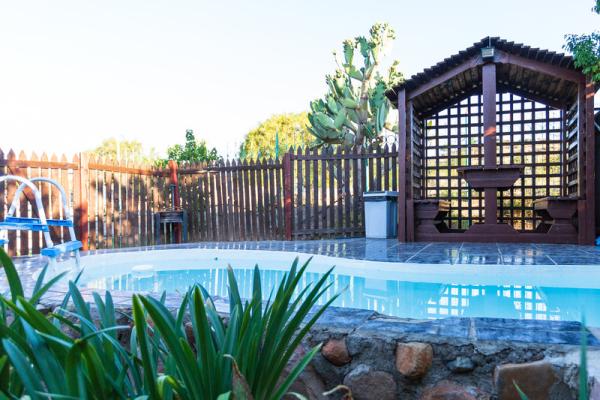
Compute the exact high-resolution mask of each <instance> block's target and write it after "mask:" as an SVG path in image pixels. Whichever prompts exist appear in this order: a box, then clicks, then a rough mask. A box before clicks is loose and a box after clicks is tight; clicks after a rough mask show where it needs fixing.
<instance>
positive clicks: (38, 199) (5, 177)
mask: <svg viewBox="0 0 600 400" xmlns="http://www.w3.org/2000/svg"><path fill="white" fill-rule="evenodd" d="M10 180H12V181H17V182H21V185H19V189H21V187H23V189H24V188H25V186H27V187H28V188H29V189H31V191H32V192H33V196H34V198H35V204H36V207H37V209H38V217H39V218H40V224H42V225H48V220H47V219H46V213H45V212H44V204H43V203H42V195H41V193H40V191H39V190H38V188H37V186H35V185H34V184H33V183H32V182H31V180H29V179H26V178H23V177H22V176H17V175H3V176H0V183H2V182H4V181H10ZM23 189H21V190H23ZM14 201H15V199H13V203H14ZM15 208H16V207H15ZM10 210H12V212H13V213H14V211H15V210H13V205H11V207H10ZM10 210H9V215H12V214H10V212H11V211H10ZM44 239H45V240H46V245H47V246H48V247H53V246H54V243H52V239H51V237H50V232H44Z"/></svg>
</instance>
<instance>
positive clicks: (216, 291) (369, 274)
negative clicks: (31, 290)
mask: <svg viewBox="0 0 600 400" xmlns="http://www.w3.org/2000/svg"><path fill="white" fill-rule="evenodd" d="M295 257H299V258H300V259H301V261H305V260H307V259H308V258H309V257H311V255H309V254H302V253H296V252H282V251H264V250H222V249H169V250H149V251H141V252H140V251H137V252H123V253H107V254H97V255H90V256H86V257H84V258H83V264H84V267H85V270H84V273H83V275H82V277H81V280H80V286H81V287H86V288H91V289H94V290H99V291H103V290H118V291H128V292H129V291H131V292H140V291H142V292H163V291H166V292H184V291H185V290H186V288H187V287H189V286H190V285H192V284H194V283H199V284H202V285H203V286H204V287H206V289H207V290H208V291H209V292H210V293H211V294H212V295H216V296H221V297H226V296H227V276H226V270H225V268H226V267H227V265H231V266H232V268H233V269H234V272H235V275H236V277H237V279H238V283H239V286H240V291H241V293H242V295H245V296H249V294H250V291H251V288H252V269H253V267H254V265H255V264H256V263H258V265H259V266H260V269H261V273H262V283H263V293H265V296H268V293H269V291H270V289H271V288H272V287H274V286H276V285H277V284H278V282H279V281H280V279H281V277H282V276H283V274H284V273H285V272H286V270H287V269H288V268H289V266H290V265H291V263H292V261H293V260H294V258H295ZM331 266H335V267H336V268H335V270H334V274H333V275H332V276H331V277H330V280H331V282H332V283H333V285H332V287H331V289H330V290H329V291H328V292H327V293H326V295H325V296H324V298H323V301H325V300H326V299H328V298H330V297H331V296H333V295H334V294H335V293H338V292H342V295H341V296H340V297H339V298H338V299H337V300H336V302H335V303H334V305H336V306H340V307H351V308H362V309H369V310H374V311H377V312H380V313H382V314H386V315H392V316H397V317H402V318H418V319H436V318H445V317H452V316H456V317H493V318H516V319H535V320H558V321H579V320H580V319H581V317H582V313H585V316H586V319H587V323H588V325H590V326H600V313H599V312H597V310H599V309H600V288H599V286H600V283H599V282H600V271H598V268H597V266H593V265H581V266H558V265H535V266H522V265H521V266H512V265H460V264H459V265H456V264H455V265H450V264H410V263H389V262H376V261H365V260H351V259H343V258H335V257H328V256H321V255H317V256H313V260H312V262H311V264H310V267H309V268H308V273H307V274H306V275H305V277H304V278H303V280H302V282H301V285H300V286H301V288H302V287H304V286H306V285H307V284H309V283H310V282H313V281H315V280H317V279H318V278H319V277H320V276H321V274H322V273H324V272H325V271H326V270H327V269H328V268H330V267H331ZM63 267H65V268H70V265H69V264H68V263H66V264H63Z"/></svg>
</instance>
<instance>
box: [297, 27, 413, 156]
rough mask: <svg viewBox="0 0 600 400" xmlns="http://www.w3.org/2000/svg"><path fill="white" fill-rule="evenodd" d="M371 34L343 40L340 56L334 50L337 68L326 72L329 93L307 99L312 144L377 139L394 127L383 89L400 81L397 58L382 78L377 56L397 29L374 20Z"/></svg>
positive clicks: (392, 38) (379, 55) (383, 54)
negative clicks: (360, 60)
mask: <svg viewBox="0 0 600 400" xmlns="http://www.w3.org/2000/svg"><path fill="white" fill-rule="evenodd" d="M369 33H370V36H369V38H366V37H364V36H359V37H356V38H354V39H349V40H346V41H344V44H343V59H340V57H339V56H338V54H337V53H336V52H334V53H333V54H334V58H335V60H336V63H337V65H338V69H337V70H336V72H335V73H334V74H333V75H327V76H326V82H327V86H328V89H329V90H328V93H327V94H326V95H325V97H324V98H322V99H318V100H315V101H312V102H311V103H310V108H311V112H310V113H309V114H308V119H309V122H310V126H309V127H308V128H309V131H310V132H311V133H312V134H313V135H314V136H315V137H316V141H315V145H316V146H323V145H331V144H347V145H358V146H363V145H365V144H367V143H368V142H374V141H378V140H381V134H382V132H384V130H386V129H387V130H389V131H393V130H395V128H394V124H395V121H394V118H393V117H392V116H391V115H390V113H389V109H390V102H389V100H388V99H387V98H386V97H385V91H386V90H387V89H388V88H390V87H391V86H392V85H395V84H397V83H399V82H401V81H402V80H403V77H402V74H401V73H400V72H399V71H398V64H399V63H398V61H394V63H393V64H392V66H391V67H390V68H389V70H388V73H387V76H386V77H384V76H382V74H381V69H382V65H381V61H382V60H383V58H384V57H385V55H386V53H387V52H388V51H389V48H390V45H391V44H392V41H393V40H394V39H395V33H394V30H393V29H392V28H391V27H390V26H389V25H388V24H385V23H384V24H382V23H377V24H375V25H373V26H372V27H371V29H370V31H369ZM356 50H358V53H359V57H360V56H362V66H360V68H359V67H358V66H357V65H356V63H355V59H354V56H355V52H356Z"/></svg>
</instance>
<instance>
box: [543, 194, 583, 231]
mask: <svg viewBox="0 0 600 400" xmlns="http://www.w3.org/2000/svg"><path fill="white" fill-rule="evenodd" d="M577 200H578V198H576V197H544V198H542V199H538V200H534V201H533V209H534V211H535V213H536V214H537V215H539V216H540V217H541V218H542V222H541V223H540V224H539V225H538V227H537V228H536V230H535V231H536V232H539V233H547V234H550V235H573V234H577V228H576V227H575V225H574V224H573V217H574V216H575V213H576V212H577Z"/></svg>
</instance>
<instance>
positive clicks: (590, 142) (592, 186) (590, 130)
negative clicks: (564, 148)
mask: <svg viewBox="0 0 600 400" xmlns="http://www.w3.org/2000/svg"><path fill="white" fill-rule="evenodd" d="M595 94H596V92H595V88H594V82H592V80H591V78H590V77H588V78H587V80H586V83H585V117H586V118H585V130H586V141H585V150H586V153H587V158H586V163H585V168H586V180H587V183H586V186H585V190H586V197H585V200H586V208H587V216H586V220H587V221H588V229H587V238H586V244H594V242H595V239H596V203H595V202H597V201H599V200H600V199H596V157H595V156H596V128H595V121H594V95H595Z"/></svg>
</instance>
